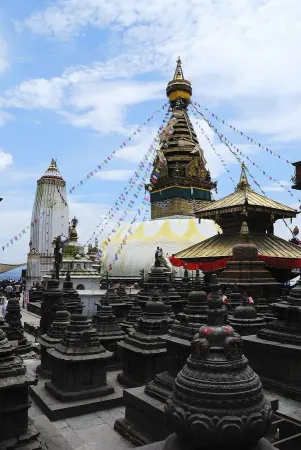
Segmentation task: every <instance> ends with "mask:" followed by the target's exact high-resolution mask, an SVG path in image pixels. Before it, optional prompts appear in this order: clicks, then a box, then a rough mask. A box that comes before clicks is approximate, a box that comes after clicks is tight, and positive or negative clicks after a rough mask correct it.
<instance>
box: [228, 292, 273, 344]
mask: <svg viewBox="0 0 301 450" xmlns="http://www.w3.org/2000/svg"><path fill="white" fill-rule="evenodd" d="M229 323H230V325H231V326H232V327H233V328H234V330H235V331H236V332H237V333H238V334H239V335H240V336H250V335H252V334H256V333H257V331H258V330H259V329H260V328H262V327H263V326H264V325H265V320H264V319H263V318H262V317H258V316H257V311H256V309H255V307H254V306H252V305H250V304H249V302H248V294H247V293H246V292H244V293H243V295H242V304H241V305H240V306H237V308H235V309H234V312H233V316H232V317H231V318H230V320H229Z"/></svg>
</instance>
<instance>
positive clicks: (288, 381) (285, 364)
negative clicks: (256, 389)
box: [242, 336, 301, 401]
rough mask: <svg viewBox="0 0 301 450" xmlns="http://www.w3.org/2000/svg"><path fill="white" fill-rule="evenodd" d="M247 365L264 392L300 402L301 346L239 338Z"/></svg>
mask: <svg viewBox="0 0 301 450" xmlns="http://www.w3.org/2000/svg"><path fill="white" fill-rule="evenodd" d="M242 340H243V345H244V353H245V355H246V357H247V358H248V360H249V364H250V365H251V367H252V368H253V369H254V371H255V372H256V373H258V375H259V376H260V379H261V381H262V384H263V386H264V388H265V389H269V390H273V391H276V392H280V393H283V394H285V395H286V396H288V397H290V398H293V399H295V400H298V401H300V400H301V375H300V373H301V372H300V371H301V346H297V345H290V344H282V343H280V342H275V341H266V340H264V339H260V338H258V337H257V336H244V337H242Z"/></svg>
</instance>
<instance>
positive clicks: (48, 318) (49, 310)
mask: <svg viewBox="0 0 301 450" xmlns="http://www.w3.org/2000/svg"><path fill="white" fill-rule="evenodd" d="M59 284H60V282H59V280H56V279H54V278H52V279H50V280H47V281H46V288H45V291H44V294H43V301H42V305H41V320H40V332H41V334H46V333H47V331H48V330H49V328H50V327H51V324H52V322H53V319H54V316H55V313H56V311H57V308H58V304H59V302H60V300H61V298H62V291H61V290H60V288H59Z"/></svg>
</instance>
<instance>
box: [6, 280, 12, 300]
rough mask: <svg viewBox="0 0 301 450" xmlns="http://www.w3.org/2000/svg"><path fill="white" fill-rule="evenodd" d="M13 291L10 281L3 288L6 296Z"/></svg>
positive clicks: (8, 296) (9, 295)
mask: <svg viewBox="0 0 301 450" xmlns="http://www.w3.org/2000/svg"><path fill="white" fill-rule="evenodd" d="M13 291H14V288H13V287H12V285H11V284H10V283H8V285H7V286H6V288H5V292H6V295H7V298H10V297H11V295H12V293H13Z"/></svg>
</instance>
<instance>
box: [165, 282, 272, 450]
mask: <svg viewBox="0 0 301 450" xmlns="http://www.w3.org/2000/svg"><path fill="white" fill-rule="evenodd" d="M219 290H220V287H219V285H218V282H217V278H216V275H213V276H212V285H211V297H210V300H209V301H208V307H209V309H208V324H207V325H203V326H202V327H201V328H200V330H199V334H198V335H197V336H196V337H195V339H194V340H193V342H192V344H191V355H190V357H189V358H188V361H187V364H186V365H185V366H184V368H183V369H182V370H181V372H180V373H179V374H178V376H177V378H176V380H175V386H174V391H173V394H172V395H171V397H170V398H169V399H168V400H167V403H166V406H165V411H166V419H167V422H168V424H169V426H170V429H171V430H172V431H174V432H175V433H176V436H177V438H175V437H174V438H175V439H177V440H178V442H179V443H182V444H179V445H180V447H179V448H184V444H183V443H184V442H185V448H191V449H197V448H200V443H201V445H202V447H203V448H206V449H207V448H208V449H209V448H210V449H217V448H220V449H236V448H237V449H251V448H252V446H255V445H256V443H257V442H258V441H259V439H260V438H261V437H263V436H264V435H265V433H266V431H267V429H268V426H269V424H270V422H271V419H272V408H271V404H270V403H269V402H268V401H267V400H266V399H265V398H264V395H263V389H262V385H261V382H260V379H259V377H258V375H256V374H255V373H254V372H253V370H252V369H251V367H250V366H248V360H247V359H246V358H245V356H244V355H243V353H242V341H241V339H240V336H239V335H238V334H236V333H235V332H234V330H233V328H232V327H231V326H228V325H223V320H224V317H223V308H222V306H223V302H222V297H221V295H220V293H219Z"/></svg>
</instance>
